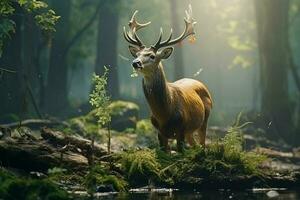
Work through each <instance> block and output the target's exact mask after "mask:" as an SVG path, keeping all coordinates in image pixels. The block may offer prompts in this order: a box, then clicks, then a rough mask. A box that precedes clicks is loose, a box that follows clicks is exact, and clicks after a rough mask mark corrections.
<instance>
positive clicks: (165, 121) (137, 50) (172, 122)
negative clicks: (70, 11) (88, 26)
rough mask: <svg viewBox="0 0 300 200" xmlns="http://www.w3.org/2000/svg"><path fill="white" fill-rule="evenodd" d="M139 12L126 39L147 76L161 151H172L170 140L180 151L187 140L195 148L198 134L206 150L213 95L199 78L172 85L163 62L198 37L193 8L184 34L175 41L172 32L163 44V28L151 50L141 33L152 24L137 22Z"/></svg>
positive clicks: (140, 70) (147, 91)
mask: <svg viewBox="0 0 300 200" xmlns="http://www.w3.org/2000/svg"><path fill="white" fill-rule="evenodd" d="M137 12H138V11H137V10H136V11H135V12H134V14H133V15H132V17H131V20H130V21H129V23H128V25H129V27H130V30H129V31H127V30H126V28H125V26H124V27H123V36H124V38H125V40H126V41H127V42H128V43H129V52H130V53H131V55H132V56H133V57H134V60H133V61H132V67H133V68H134V70H135V71H137V72H138V73H139V74H141V75H142V76H143V78H142V86H143V91H144V95H145V97H146V100H147V103H148V105H149V107H150V110H151V123H152V125H153V126H154V127H155V128H156V129H157V130H158V141H159V145H160V148H161V149H162V150H164V151H167V152H169V151H170V147H169V139H176V143H177V146H176V147H177V151H178V152H182V151H183V150H184V148H185V146H186V145H185V144H186V143H185V141H187V142H188V144H189V145H190V146H192V147H194V146H195V145H196V144H197V142H196V140H195V138H194V135H193V134H194V133H198V138H197V139H198V141H199V143H200V145H202V146H203V147H205V138H206V129H207V123H208V118H209V115H210V112H211V109H212V98H211V95H210V92H209V91H208V89H207V87H206V86H205V85H204V84H203V83H202V82H200V81H198V80H195V79H190V78H183V79H180V80H177V81H175V82H168V81H167V79H166V76H165V72H164V68H163V65H162V60H164V59H167V58H169V57H170V55H171V54H172V52H173V50H174V48H173V46H174V45H176V44H178V43H181V42H182V41H183V40H184V39H185V38H187V37H189V36H191V35H195V31H194V25H195V24H196V22H195V20H194V19H193V17H192V8H191V6H189V9H188V11H185V13H186V17H185V18H184V22H185V29H184V31H183V32H182V34H181V35H180V36H178V37H177V38H175V39H172V29H171V31H170V35H169V37H168V38H167V39H166V40H164V41H162V35H163V30H162V28H160V34H159V38H158V40H157V42H156V43H155V44H154V45H151V46H150V47H146V46H145V45H144V44H143V42H142V41H141V39H140V38H139V36H138V35H137V31H138V30H140V29H142V28H144V27H146V26H148V25H149V24H150V23H151V22H147V23H144V24H142V23H139V22H137V20H136V14H137Z"/></svg>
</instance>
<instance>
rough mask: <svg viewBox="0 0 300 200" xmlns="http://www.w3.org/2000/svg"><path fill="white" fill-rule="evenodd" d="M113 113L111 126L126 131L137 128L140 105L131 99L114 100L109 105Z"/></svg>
mask: <svg viewBox="0 0 300 200" xmlns="http://www.w3.org/2000/svg"><path fill="white" fill-rule="evenodd" d="M109 108H110V110H111V114H112V120H111V128H112V129H114V130H117V131H124V130H125V129H128V128H134V129H135V128H136V122H137V120H138V113H139V107H138V105H137V104H135V103H133V102H129V101H114V102H112V103H111V104H110V105H109Z"/></svg>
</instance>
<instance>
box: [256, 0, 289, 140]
mask: <svg viewBox="0 0 300 200" xmlns="http://www.w3.org/2000/svg"><path fill="white" fill-rule="evenodd" d="M254 2H255V9H256V22H257V37H258V47H259V53H260V85H261V97H262V99H261V111H262V114H263V117H264V120H265V123H266V124H269V126H270V127H269V130H270V133H273V136H276V134H274V133H277V136H281V138H283V139H285V140H288V139H291V137H290V136H291V135H290V131H292V128H293V123H292V116H291V113H292V112H291V108H290V106H289V103H290V101H289V95H288V76H287V75H288V69H289V67H290V66H289V65H290V62H289V54H288V50H289V42H288V39H289V35H288V22H289V20H288V11H289V0H285V1H282V0H255V1H254Z"/></svg>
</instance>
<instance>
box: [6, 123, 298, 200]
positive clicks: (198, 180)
mask: <svg viewBox="0 0 300 200" xmlns="http://www.w3.org/2000/svg"><path fill="white" fill-rule="evenodd" d="M78 119H81V120H82V118H77V119H73V120H70V121H68V122H63V123H61V122H53V121H49V120H27V121H25V122H24V123H23V124H24V125H18V124H10V125H6V126H1V127H0V155H1V156H0V163H1V169H0V188H1V189H0V197H1V196H3V197H11V196H14V195H23V196H30V195H33V194H34V195H41V196H43V195H49V196H51V195H54V197H53V199H68V198H70V196H73V195H75V196H77V197H80V196H87V195H88V194H90V195H91V194H101V193H102V192H119V191H120V192H124V191H129V190H131V191H135V190H133V189H135V188H140V189H141V190H147V191H148V190H154V189H158V188H176V189H182V190H201V189H208V188H209V189H246V188H248V189H249V188H295V187H299V186H300V151H299V149H293V148H290V147H288V146H283V145H282V144H278V143H274V142H272V141H268V140H267V139H266V138H263V137H256V136H253V135H249V134H242V130H241V129H240V128H238V127H231V128H229V129H220V128H218V127H211V128H210V129H209V133H208V141H207V147H206V148H205V149H203V148H201V147H196V148H187V149H186V150H185V151H184V152H183V153H176V152H175V151H172V152H171V153H165V152H162V151H160V150H159V148H158V144H157V140H156V135H155V133H154V132H153V128H151V125H150V123H149V121H148V120H141V121H139V122H138V123H137V125H136V129H126V130H124V131H121V132H120V131H114V130H112V131H111V138H112V140H111V153H110V154H109V153H108V151H107V145H106V144H107V140H108V139H107V131H106V130H104V129H97V128H96V127H97V126H95V127H88V126H90V124H89V125H87V124H81V125H80V126H74V124H77V125H78ZM76 120H77V121H76ZM75 122H76V123H75ZM81 122H82V121H81ZM85 122H86V121H85ZM72 123H73V124H72ZM79 124H80V123H79ZM80 127H81V128H80ZM82 128H84V129H87V130H88V131H97V132H98V135H100V136H101V137H99V138H96V142H95V143H94V146H92V145H91V143H92V142H91V140H89V139H88V138H90V137H89V136H88V135H85V134H82V132H85V131H86V130H83V129H82ZM24 185H25V186H26V187H25V186H24ZM20 187H21V188H23V189H22V190H21V191H20ZM45 190H46V192H45ZM16 191H18V193H16ZM66 191H67V192H66ZM57 195H58V196H57ZM49 196H47V197H49ZM51 197H52V196H51ZM14 198H15V199H18V198H17V197H14ZM14 198H11V199H14ZM42 199H43V198H42ZM50 199H51V198H50Z"/></svg>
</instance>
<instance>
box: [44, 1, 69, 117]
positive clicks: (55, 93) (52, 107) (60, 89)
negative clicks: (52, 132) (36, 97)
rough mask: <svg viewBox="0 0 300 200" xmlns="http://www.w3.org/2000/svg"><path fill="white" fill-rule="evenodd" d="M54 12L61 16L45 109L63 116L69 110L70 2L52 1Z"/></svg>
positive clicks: (47, 87) (53, 41) (53, 52)
mask: <svg viewBox="0 0 300 200" xmlns="http://www.w3.org/2000/svg"><path fill="white" fill-rule="evenodd" d="M52 3H53V4H52V5H53V8H54V10H55V11H56V12H57V14H58V15H60V16H61V18H60V20H59V21H58V23H57V25H56V33H55V35H54V38H53V40H52V45H51V49H50V61H49V70H48V80H47V85H46V94H45V96H46V97H45V98H46V99H45V107H46V111H47V113H49V114H55V115H57V114H62V111H65V109H66V108H68V106H69V103H68V91H67V82H68V63H67V59H66V58H67V56H66V55H64V50H65V49H66V45H67V40H68V36H69V26H70V11H71V1H70V0H64V1H61V0H52Z"/></svg>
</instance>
